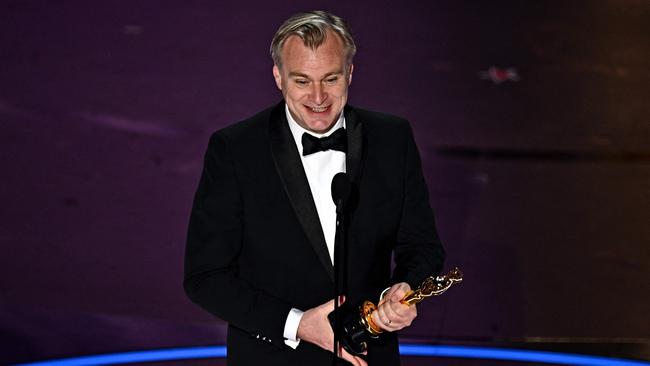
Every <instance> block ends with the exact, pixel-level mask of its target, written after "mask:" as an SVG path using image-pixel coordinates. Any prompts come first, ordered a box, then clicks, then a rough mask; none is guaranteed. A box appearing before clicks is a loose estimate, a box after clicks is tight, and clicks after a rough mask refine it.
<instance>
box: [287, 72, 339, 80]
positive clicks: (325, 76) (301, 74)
mask: <svg viewBox="0 0 650 366" xmlns="http://www.w3.org/2000/svg"><path fill="white" fill-rule="evenodd" d="M332 75H343V71H341V70H337V71H331V72H328V73H327V74H325V75H323V79H326V78H328V77H330V76H332ZM289 77H301V78H305V79H311V77H310V76H309V75H307V74H303V73H301V72H295V71H291V72H289Z"/></svg>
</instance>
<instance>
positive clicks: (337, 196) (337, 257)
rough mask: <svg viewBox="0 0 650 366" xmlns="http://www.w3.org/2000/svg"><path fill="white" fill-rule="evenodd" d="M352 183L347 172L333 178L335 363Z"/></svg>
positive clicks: (335, 362) (333, 362)
mask: <svg viewBox="0 0 650 366" xmlns="http://www.w3.org/2000/svg"><path fill="white" fill-rule="evenodd" d="M350 190H351V183H350V179H349V178H348V176H347V174H345V173H338V174H336V175H335V176H334V178H333V179H332V200H333V201H334V204H335V205H336V234H335V238H334V292H335V294H336V297H335V298H334V327H333V328H334V329H332V330H333V331H334V350H333V351H334V358H333V360H332V364H333V365H337V363H338V351H339V343H340V341H341V335H342V334H343V321H342V317H341V307H340V304H339V298H340V297H341V295H344V294H345V292H346V291H347V288H346V284H347V247H346V242H345V241H346V240H345V239H346V235H345V233H346V227H345V226H346V225H345V218H346V217H345V204H346V201H347V200H348V198H349V197H350Z"/></svg>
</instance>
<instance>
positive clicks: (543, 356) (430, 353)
mask: <svg viewBox="0 0 650 366" xmlns="http://www.w3.org/2000/svg"><path fill="white" fill-rule="evenodd" d="M399 349H400V354H401V355H402V356H422V357H450V358H472V359H484V360H501V361H520V362H536V363H546V364H555V365H577V366H650V362H645V361H633V360H626V359H619V358H609V357H600V356H588V355H578V354H570V353H559V352H547V351H533V350H516V349H509V348H487V347H468V346H434V345H425V344H402V345H400V348H399ZM225 356H226V347H225V346H212V347H187V348H169V349H159V350H151V351H135V352H124V353H113V354H105V355H95V356H84V357H74V358H66V359H58V360H49V361H40V362H31V363H23V364H19V365H15V366H96V365H97V366H99V365H124V364H129V363H136V362H156V361H157V362H161V361H175V360H190V359H201V358H223V357H225Z"/></svg>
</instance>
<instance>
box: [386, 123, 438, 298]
mask: <svg viewBox="0 0 650 366" xmlns="http://www.w3.org/2000/svg"><path fill="white" fill-rule="evenodd" d="M406 126H407V133H406V152H405V154H404V164H403V165H402V166H403V169H404V170H403V173H402V176H403V179H404V183H403V187H404V192H403V197H404V200H403V206H402V213H401V219H400V223H399V228H398V231H397V243H396V246H395V253H394V254H395V263H396V266H395V269H394V271H393V282H392V283H397V282H406V283H408V284H409V285H410V286H411V288H413V289H414V288H416V287H418V286H419V285H420V284H421V283H422V281H424V279H425V278H427V277H428V276H432V275H437V274H438V273H439V272H440V270H441V269H442V264H443V262H444V259H445V251H444V249H443V247H442V244H441V243H440V238H439V237H438V232H437V230H436V226H435V222H434V216H433V210H432V209H431V205H430V204H429V193H428V189H427V186H426V183H425V181H424V176H423V174H422V164H421V161H420V155H419V153H418V150H417V146H416V145H415V140H414V138H413V132H412V131H411V128H410V126H409V125H408V123H407V124H406Z"/></svg>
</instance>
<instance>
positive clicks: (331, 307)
mask: <svg viewBox="0 0 650 366" xmlns="http://www.w3.org/2000/svg"><path fill="white" fill-rule="evenodd" d="M334 300H335V299H332V300H330V301H328V302H326V303H324V304H323V306H324V307H325V308H326V309H328V311H330V312H331V311H334ZM344 302H345V295H341V296H339V306H340V305H342V304H343V303H344Z"/></svg>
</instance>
